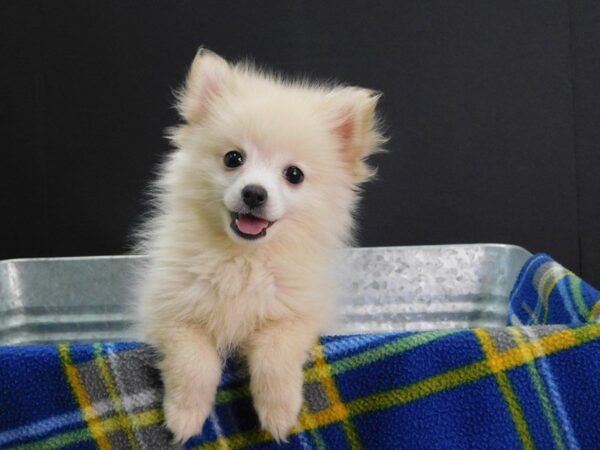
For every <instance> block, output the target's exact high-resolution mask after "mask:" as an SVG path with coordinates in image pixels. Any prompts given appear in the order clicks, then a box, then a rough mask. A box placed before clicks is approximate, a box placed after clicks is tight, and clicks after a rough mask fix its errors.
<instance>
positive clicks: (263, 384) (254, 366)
mask: <svg viewBox="0 0 600 450" xmlns="http://www.w3.org/2000/svg"><path fill="white" fill-rule="evenodd" d="M316 330H317V328H316V327H315V326H312V324H311V323H310V322H304V321H301V320H298V321H297V322H296V321H294V322H291V321H286V322H281V323H275V324H270V325H269V326H267V327H264V328H262V329H260V330H259V331H257V332H256V333H255V334H254V335H253V336H252V337H251V339H250V341H249V342H248V345H247V346H246V348H245V352H246V356H247V359H248V366H249V369H250V390H251V392H252V397H253V400H254V407H255V409H256V412H257V413H258V417H259V419H260V423H261V425H262V427H263V428H264V429H265V430H267V431H268V432H269V433H271V434H272V435H273V437H274V438H275V439H276V440H277V441H281V440H285V438H286V436H287V435H288V434H289V432H290V430H291V429H292V427H293V426H294V425H295V424H296V422H297V421H298V414H299V412H300V407H301V406H302V384H303V372H302V366H303V364H304V362H305V361H306V359H307V356H308V351H309V350H310V348H311V347H312V345H313V344H314V343H315V342H316V340H317V331H316Z"/></svg>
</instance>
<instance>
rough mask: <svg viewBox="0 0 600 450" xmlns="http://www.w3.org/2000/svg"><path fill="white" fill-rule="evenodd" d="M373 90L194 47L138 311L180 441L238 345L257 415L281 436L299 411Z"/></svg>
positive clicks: (369, 124) (352, 200) (368, 142)
mask: <svg viewBox="0 0 600 450" xmlns="http://www.w3.org/2000/svg"><path fill="white" fill-rule="evenodd" d="M377 99H378V95H377V94H376V93H374V92H373V91H370V90H367V89H362V88H356V87H339V86H325V85H318V84H310V83H307V82H304V81H285V80H282V79H281V78H280V77H277V76H274V75H271V74H268V73H265V72H262V71H260V70H258V69H256V68H254V67H253V66H252V65H249V64H246V63H240V64H235V65H234V64H230V63H228V62H227V61H225V60H224V59H222V58H221V57H219V56H217V55H216V54H214V53H211V52H209V51H207V50H202V49H201V50H200V51H199V52H198V54H197V55H196V58H195V59H194V61H193V64H192V67H191V69H190V71H189V74H188V77H187V81H186V83H185V85H184V87H183V89H182V90H181V92H180V94H179V98H178V103H177V106H178V110H179V112H180V114H181V116H182V118H183V121H184V123H183V124H182V125H179V126H177V127H176V128H174V129H173V130H171V133H170V137H171V140H172V142H173V144H174V146H175V150H174V151H173V152H172V154H171V155H170V156H169V157H168V159H167V160H166V162H165V163H164V164H163V165H162V166H161V169H160V172H159V177H158V181H157V182H156V185H155V190H154V198H155V203H156V213H155V214H154V216H153V217H152V218H151V219H149V220H148V222H147V224H146V226H145V227H144V228H143V231H142V239H141V241H142V243H141V247H140V249H141V250H142V251H143V252H145V253H147V254H148V255H149V256H150V263H149V264H148V267H146V268H145V270H144V272H143V274H142V277H141V283H140V289H139V308H138V319H139V324H140V327H141V331H142V333H143V338H144V340H145V341H146V342H148V343H150V344H152V345H153V346H155V347H156V348H157V349H158V350H159V351H160V353H161V354H162V356H163V358H162V361H161V363H160V370H161V374H162V379H163V382H164V386H165V396H164V411H165V422H166V425H167V427H168V428H169V429H170V430H171V431H172V432H173V434H174V436H175V438H176V439H177V440H178V441H185V440H187V439H188V438H190V437H191V436H193V435H194V434H197V433H199V432H200V431H201V430H202V425H203V423H204V421H205V420H206V418H207V416H208V415H209V413H210V411H211V409H212V407H213V403H214V398H215V393H216V390H217V386H218V384H219V381H220V379H221V371H222V366H223V361H224V358H225V357H226V356H227V355H228V354H229V353H230V352H231V351H234V350H235V351H236V352H237V353H239V354H240V355H242V356H243V357H244V358H245V359H246V360H247V364H248V368H249V374H250V390H251V393H252V397H253V400H254V406H255V409H256V412H257V414H258V417H259V419H260V423H261V425H262V427H263V428H264V429H265V430H267V431H269V432H270V433H271V434H272V435H273V437H274V438H275V439H277V440H283V439H285V438H286V436H287V435H288V433H289V431H290V429H291V428H292V427H293V426H294V425H295V424H296V422H297V420H298V414H299V411H300V407H301V404H302V382H303V374H302V366H303V364H304V363H305V361H306V359H307V355H308V352H309V350H310V349H311V347H312V346H313V344H315V343H316V341H317V338H318V336H319V334H320V333H321V332H322V331H323V327H324V326H325V324H326V323H327V322H328V321H329V320H330V319H331V317H332V315H333V303H334V298H335V295H334V285H335V283H334V278H333V272H334V262H335V261H336V253H337V251H338V250H339V249H340V248H342V247H343V246H344V245H346V244H348V242H349V240H350V238H351V234H352V233H351V232H352V222H353V221H352V211H353V209H354V207H355V204H356V202H357V198H358V186H359V184H360V183H362V182H364V181H366V180H367V179H368V178H369V176H370V175H371V174H372V170H371V169H370V168H369V166H368V165H366V163H365V161H364V159H365V158H366V157H367V156H368V155H369V154H371V153H372V152H373V151H375V150H376V149H377V148H378V147H379V145H380V144H381V143H382V142H383V138H382V134H381V133H380V131H379V128H378V121H377V120H376V114H375V107H376V103H377Z"/></svg>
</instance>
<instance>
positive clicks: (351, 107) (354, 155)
mask: <svg viewBox="0 0 600 450" xmlns="http://www.w3.org/2000/svg"><path fill="white" fill-rule="evenodd" d="M380 97H381V94H380V93H378V92H375V91H371V90H369V89H363V88H356V87H348V88H341V89H336V90H334V91H332V92H331V93H329V94H328V95H327V103H328V107H329V111H330V112H331V113H332V125H331V126H332V131H333V133H334V134H335V135H336V136H337V138H338V139H339V140H340V146H341V150H342V158H343V160H344V162H345V163H346V164H347V165H348V167H349V169H350V171H351V173H352V176H353V178H354V181H355V183H362V182H364V181H367V180H368V179H369V178H370V177H371V176H373V175H374V174H375V171H376V170H375V169H374V168H372V167H370V166H369V165H368V164H367V163H366V161H365V159H366V158H367V157H368V156H369V155H370V154H372V153H373V152H375V151H377V150H378V149H379V146H380V145H381V144H383V143H384V142H385V138H384V137H383V135H382V133H381V131H380V129H379V123H378V120H377V115H376V107H377V102H378V101H379V98H380Z"/></svg>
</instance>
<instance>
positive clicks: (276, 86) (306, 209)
mask: <svg viewBox="0 0 600 450" xmlns="http://www.w3.org/2000/svg"><path fill="white" fill-rule="evenodd" d="M377 99H378V95H377V94H375V93H374V92H372V91H369V90H366V89H361V88H355V87H331V86H329V87H327V86H320V85H311V84H309V83H306V82H288V81H284V80H281V79H280V78H278V77H276V76H273V75H270V74H265V73H262V72H261V71H259V70H257V69H255V68H253V67H252V66H250V65H248V64H237V65H231V64H229V63H228V62H227V61H225V60H224V59H222V58H221V57H219V56H217V55H216V54H214V53H212V52H209V51H206V50H201V51H200V52H198V54H197V56H196V58H195V60H194V62H193V64H192V67H191V69H190V72H189V75H188V78H187V81H186V84H185V86H184V88H183V89H182V91H181V92H180V95H179V101H178V109H179V112H180V114H181V116H182V117H183V119H184V120H185V124H183V125H181V126H179V127H177V128H176V129H174V131H173V133H172V138H173V141H174V142H175V143H176V145H177V147H178V152H177V154H176V156H175V159H176V160H177V163H176V164H174V167H175V166H176V169H175V171H176V173H174V174H173V176H172V180H173V183H171V184H172V186H171V190H172V191H173V190H174V191H175V195H176V197H179V198H180V199H181V200H182V202H185V203H186V204H187V205H188V207H189V208H192V209H196V210H197V212H198V214H197V216H198V217H200V218H201V220H204V221H205V222H207V223H208V224H209V227H208V228H209V229H210V230H211V232H214V233H221V234H223V233H226V234H227V235H228V236H229V238H230V239H233V240H234V241H236V242H239V243H259V242H265V241H267V240H271V239H276V237H277V236H280V237H286V238H289V239H296V238H298V239H300V240H301V238H302V237H306V236H315V237H317V238H319V239H326V238H327V237H332V238H337V239H346V238H348V237H349V230H350V228H351V222H352V220H351V210H352V208H353V206H354V202H355V199H356V196H357V189H356V187H357V186H358V185H359V184H360V183H362V182H364V181H365V180H367V179H368V178H369V176H370V175H371V174H372V169H371V168H370V167H369V166H367V165H366V163H365V161H364V160H365V158H366V157H367V156H368V155H369V154H370V153H372V152H373V151H374V150H375V149H377V147H378V145H379V144H380V143H381V142H382V135H381V134H380V132H379V130H378V128H377V121H376V117H375V106H376V103H377Z"/></svg>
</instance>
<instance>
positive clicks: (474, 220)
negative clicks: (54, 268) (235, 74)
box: [0, 0, 600, 285]
mask: <svg viewBox="0 0 600 450" xmlns="http://www.w3.org/2000/svg"><path fill="white" fill-rule="evenodd" d="M0 21H1V22H0V46H1V47H0V48H1V53H0V56H1V57H2V70H1V74H2V75H1V77H2V80H1V81H2V88H1V90H0V94H1V95H2V97H1V103H0V105H1V116H0V119H1V120H0V123H1V125H0V127H1V129H0V131H1V132H2V138H3V139H2V143H1V148H2V150H1V154H0V155H1V156H0V192H1V194H0V214H1V217H0V259H2V258H14V257H33V256H49V255H55V256H66V255H94V254H115V253H122V252H124V251H127V249H128V248H129V246H130V241H129V237H128V236H129V235H130V232H131V229H132V227H133V226H134V225H135V223H136V222H137V221H138V220H139V217H140V214H141V212H142V211H143V209H144V201H143V191H144V188H145V185H146V184H147V182H148V181H149V180H150V179H151V177H152V171H153V167H154V166H155V164H156V163H157V162H158V161H159V160H160V157H161V155H162V154H164V153H165V152H166V151H167V150H168V143H167V142H166V140H165V139H164V138H163V134H164V129H165V128H166V127H167V126H169V125H172V124H174V123H176V122H177V120H178V119H177V116H176V114H175V111H174V110H173V109H172V107H171V105H172V94H171V90H172V89H173V88H176V87H177V86H179V84H180V83H181V82H182V80H183V77H184V74H185V71H186V69H187V67H188V65H189V63H190V62H191V60H192V58H193V56H194V53H195V51H196V49H197V47H198V46H199V45H206V46H207V47H209V48H211V49H213V50H214V51H216V52H218V53H220V54H222V55H223V56H225V57H228V58H234V59H235V58H239V57H244V56H253V57H254V58H255V59H256V60H257V61H258V62H259V63H261V64H265V65H268V66H271V67H273V68H275V69H277V70H280V71H283V72H284V73H298V72H300V73H305V74H310V75H313V76H315V77H317V78H331V77H335V78H337V79H339V80H343V81H346V82H348V83H352V84H358V85H363V86H367V87H370V88H374V89H377V90H380V91H382V92H384V94H385V96H384V99H383V101H382V105H381V106H382V112H383V114H384V117H385V119H386V122H387V125H388V128H389V134H390V136H391V137H392V140H391V141H390V143H389V144H388V148H389V150H390V152H389V153H388V154H385V155H380V156H377V157H376V158H375V159H374V162H375V163H376V164H377V165H378V166H379V167H380V171H379V174H380V181H378V182H376V183H373V184H371V185H370V186H369V187H368V189H367V191H366V194H365V200H364V201H363V204H362V213H361V224H362V228H361V233H360V244H361V245H366V246H373V245H409V244H444V243H467V242H501V243H512V244H518V245H521V246H523V247H525V248H527V249H528V250H530V251H532V252H538V251H545V252H548V253H550V254H551V255H553V256H554V257H555V258H557V259H558V260H559V261H561V262H562V263H563V264H565V265H566V266H568V267H570V268H571V269H573V270H575V271H576V272H578V273H580V274H582V275H583V276H584V277H585V278H587V279H588V280H590V281H592V282H594V283H595V284H597V285H600V233H599V232H598V231H599V228H600V201H599V197H600V181H599V177H598V173H597V171H598V168H599V167H600V2H598V1H595V0H589V1H558V0H540V1H533V0H527V1H525V0H516V1H512V0H489V1H485V2H482V1H481V0H471V1H457V2H447V1H445V0H419V1H379V2H371V1H349V0H344V1H341V0H335V1H328V2H322V1H295V2H282V1H280V0H278V1H264V0H263V1H253V2H248V1H236V2H223V1H202V2H198V1H177V2H172V1H166V0H162V1H152V2H148V1H141V0H140V1H125V0H110V1H109V0H103V1H89V0H88V1H82V0H73V1H51V2H48V1H44V0H38V1H6V0H5V1H3V2H1V3H0Z"/></svg>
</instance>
